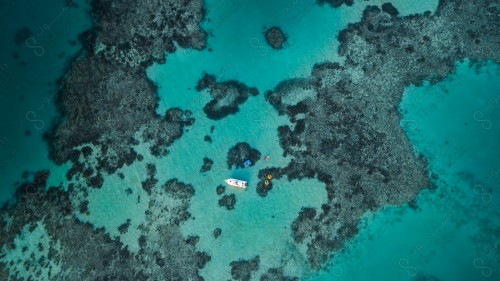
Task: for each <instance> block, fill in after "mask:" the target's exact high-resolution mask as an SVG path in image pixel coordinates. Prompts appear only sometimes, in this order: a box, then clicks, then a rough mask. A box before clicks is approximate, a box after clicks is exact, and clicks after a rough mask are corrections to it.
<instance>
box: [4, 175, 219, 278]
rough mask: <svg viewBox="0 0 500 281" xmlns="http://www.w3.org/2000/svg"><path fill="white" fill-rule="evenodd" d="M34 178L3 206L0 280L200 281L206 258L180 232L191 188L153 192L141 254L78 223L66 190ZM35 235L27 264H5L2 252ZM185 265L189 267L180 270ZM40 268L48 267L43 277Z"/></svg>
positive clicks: (175, 184) (171, 186) (170, 185)
mask: <svg viewBox="0 0 500 281" xmlns="http://www.w3.org/2000/svg"><path fill="white" fill-rule="evenodd" d="M37 175H39V176H38V177H37V179H36V180H33V181H32V182H26V183H24V184H22V185H20V186H19V188H18V190H17V193H16V196H17V202H16V203H15V204H14V205H12V206H8V205H7V204H5V205H4V206H3V207H2V210H1V211H2V214H3V215H2V217H1V218H0V232H1V233H2V235H1V236H0V249H4V250H2V252H0V264H1V265H2V266H1V267H0V276H10V277H9V278H14V276H16V278H18V279H26V280H27V279H28V277H27V276H25V277H23V276H24V274H30V275H32V277H33V276H38V277H39V278H41V276H42V275H43V274H46V275H45V277H46V278H47V279H50V280H66V279H71V280H80V279H82V278H91V279H92V280H174V279H176V280H177V279H183V280H184V279H191V280H201V277H200V276H199V274H198V270H199V269H200V268H202V267H203V266H204V265H205V264H206V263H207V262H208V261H209V260H210V257H209V256H208V255H207V254H206V253H204V252H198V251H196V250H195V245H196V243H195V242H196V239H194V240H193V239H191V240H192V241H189V243H188V241H187V240H186V239H185V238H183V236H182V234H181V232H180V229H179V225H180V224H182V223H183V222H184V221H186V219H188V218H189V217H190V214H189V212H188V211H187V209H188V206H189V200H190V198H191V197H192V196H193V194H194V189H193V187H192V186H190V185H186V184H184V183H181V182H179V181H177V180H176V179H172V180H169V181H168V182H166V183H165V184H164V185H162V186H161V188H155V189H153V191H152V192H153V195H154V196H152V197H151V200H150V202H149V208H148V210H147V211H146V214H147V215H146V222H145V223H144V224H142V225H140V226H139V230H140V232H141V233H142V236H141V238H140V239H139V245H140V250H139V252H138V253H132V252H130V251H129V250H128V249H127V247H123V245H122V243H121V242H120V240H119V239H116V238H111V237H110V236H109V235H108V234H107V233H106V232H105V231H104V229H103V228H99V229H94V227H93V226H92V225H91V224H89V223H82V222H80V221H78V219H77V218H76V217H75V216H74V213H75V212H76V210H74V209H73V206H72V203H71V200H70V195H71V191H69V192H66V191H64V189H63V188H62V187H53V186H51V187H49V188H48V189H46V187H45V184H46V183H45V181H44V178H45V175H46V172H43V171H42V172H39V173H37ZM128 223H129V221H127V222H126V223H125V224H124V225H122V226H120V231H123V232H125V231H126V230H127V229H128V227H129V226H128ZM38 232H42V233H43V235H42V236H41V237H42V238H43V240H44V241H46V243H45V244H44V245H39V246H38V248H37V250H36V251H37V253H36V255H35V254H32V258H31V261H27V262H25V261H24V260H22V259H19V260H17V261H15V262H14V261H11V262H7V260H8V256H7V255H6V252H5V251H13V250H16V247H17V246H16V245H17V244H19V243H21V242H20V241H22V240H23V237H30V235H31V236H33V235H35V234H36V233H38ZM21 233H22V234H21ZM21 235H22V236H21ZM31 248H32V247H31ZM27 255H28V256H29V251H27ZM6 259H7V260H6ZM185 264H192V265H193V266H189V267H186V266H182V265H185ZM43 267H47V268H49V267H50V268H49V270H48V273H47V272H46V271H42V268H43ZM9 278H5V280H10V279H9Z"/></svg>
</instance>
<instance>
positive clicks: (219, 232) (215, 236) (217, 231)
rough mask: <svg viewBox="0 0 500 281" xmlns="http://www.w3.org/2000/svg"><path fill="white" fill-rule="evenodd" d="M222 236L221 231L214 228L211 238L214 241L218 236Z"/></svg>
mask: <svg viewBox="0 0 500 281" xmlns="http://www.w3.org/2000/svg"><path fill="white" fill-rule="evenodd" d="M221 234H222V230H221V229H220V228H216V229H215V230H214V233H213V236H214V238H215V239H217V238H219V236H220V235H221Z"/></svg>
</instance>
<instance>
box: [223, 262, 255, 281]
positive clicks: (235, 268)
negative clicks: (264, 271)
mask: <svg viewBox="0 0 500 281" xmlns="http://www.w3.org/2000/svg"><path fill="white" fill-rule="evenodd" d="M259 264H260V257H259V256H256V257H254V258H252V259H250V260H238V261H232V262H231V263H230V266H231V276H232V277H233V279H234V280H240V281H250V279H251V278H252V274H253V272H254V271H257V270H259Z"/></svg>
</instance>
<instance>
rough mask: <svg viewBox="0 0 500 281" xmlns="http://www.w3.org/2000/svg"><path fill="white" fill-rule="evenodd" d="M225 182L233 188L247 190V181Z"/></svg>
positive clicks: (230, 180)
mask: <svg viewBox="0 0 500 281" xmlns="http://www.w3.org/2000/svg"><path fill="white" fill-rule="evenodd" d="M224 181H225V182H226V183H227V184H229V185H231V186H236V187H240V188H247V182H246V181H242V180H237V179H226V180H224Z"/></svg>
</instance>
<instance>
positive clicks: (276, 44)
mask: <svg viewBox="0 0 500 281" xmlns="http://www.w3.org/2000/svg"><path fill="white" fill-rule="evenodd" d="M264 37H265V38H266V42H267V44H269V46H271V47H272V48H273V49H276V50H279V49H283V44H284V43H285V42H286V40H287V39H288V38H287V36H286V34H285V33H283V31H282V30H281V29H280V28H279V27H277V26H273V27H271V28H269V29H267V30H266V31H265V32H264Z"/></svg>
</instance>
